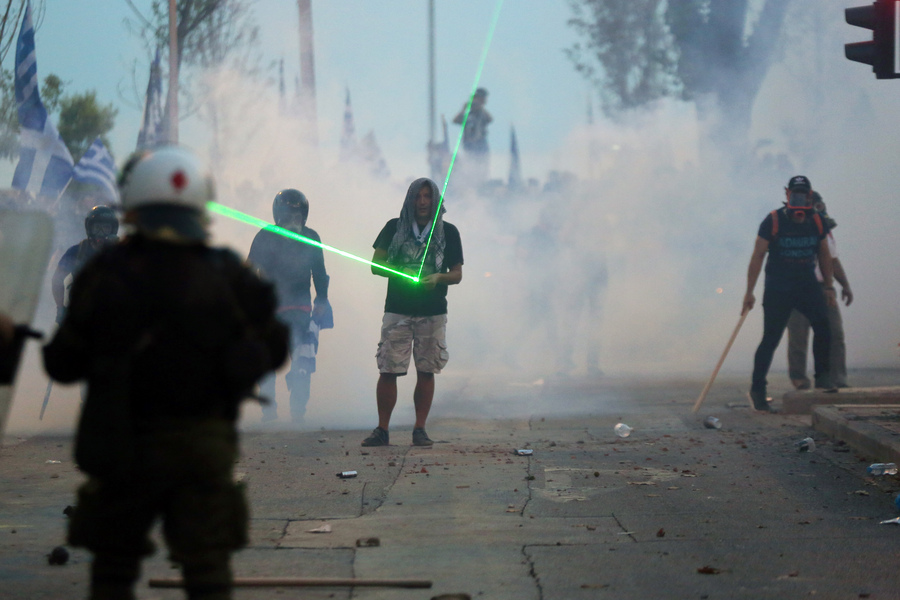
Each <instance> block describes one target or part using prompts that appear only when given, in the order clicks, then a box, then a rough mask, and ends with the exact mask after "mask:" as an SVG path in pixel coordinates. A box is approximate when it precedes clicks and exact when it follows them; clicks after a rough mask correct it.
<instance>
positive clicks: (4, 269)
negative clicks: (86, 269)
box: [0, 210, 53, 439]
mask: <svg viewBox="0 0 900 600" xmlns="http://www.w3.org/2000/svg"><path fill="white" fill-rule="evenodd" d="M52 243H53V221H52V219H51V218H50V216H49V215H47V214H46V213H43V212H37V211H33V212H32V211H29V212H18V211H10V210H0V312H2V313H3V314H5V315H7V316H8V317H9V318H10V319H12V321H13V322H14V323H16V324H17V325H28V324H30V323H31V320H32V319H33V318H34V313H35V310H36V309H37V304H38V297H39V295H40V291H41V284H42V283H43V281H44V275H45V273H46V271H47V263H48V261H49V260H50V251H51V248H52ZM19 329H20V331H21V330H22V329H23V328H19ZM17 337H19V336H17ZM23 344H24V340H23V339H22V338H21V337H19V339H17V340H16V345H18V346H20V347H19V348H14V349H13V353H12V354H13V356H12V359H10V358H9V357H7V361H8V360H15V361H18V353H19V352H20V351H21V350H22V348H21V345H23ZM16 350H18V352H17V351H16ZM10 379H11V381H10V382H9V383H8V384H5V383H4V384H0V439H2V437H3V431H4V430H5V429H6V420H7V418H8V417H9V409H10V404H11V403H12V395H13V389H14V386H15V373H14V372H13V373H12V377H11V378H10Z"/></svg>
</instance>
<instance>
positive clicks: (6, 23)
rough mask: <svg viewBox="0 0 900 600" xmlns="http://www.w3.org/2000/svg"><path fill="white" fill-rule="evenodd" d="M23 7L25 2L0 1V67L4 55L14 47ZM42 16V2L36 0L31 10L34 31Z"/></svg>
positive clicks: (3, 60) (23, 11) (41, 0)
mask: <svg viewBox="0 0 900 600" xmlns="http://www.w3.org/2000/svg"><path fill="white" fill-rule="evenodd" d="M25 5H26V0H5V1H4V0H0V65H3V64H5V60H6V55H7V54H9V51H10V50H11V49H12V48H13V47H14V46H15V43H16V39H17V37H18V35H19V24H20V23H21V22H22V17H23V15H24V14H25ZM43 15H44V2H43V0H37V1H36V2H35V3H33V4H32V8H31V18H32V21H33V23H34V28H35V31H37V29H38V28H39V26H40V22H41V20H42V19H43Z"/></svg>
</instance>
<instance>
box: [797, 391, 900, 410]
mask: <svg viewBox="0 0 900 600" xmlns="http://www.w3.org/2000/svg"><path fill="white" fill-rule="evenodd" d="M782 402H783V404H782V412H784V414H786V415H808V414H809V413H811V412H812V411H813V408H815V407H816V406H821V405H831V404H841V405H845V404H856V405H873V404H900V386H887V387H868V388H852V389H848V388H844V389H842V390H839V391H838V392H837V393H835V392H831V393H829V392H821V391H813V390H811V391H804V392H787V393H786V394H785V395H784V396H782Z"/></svg>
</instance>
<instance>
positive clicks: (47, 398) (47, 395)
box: [38, 379, 53, 421]
mask: <svg viewBox="0 0 900 600" xmlns="http://www.w3.org/2000/svg"><path fill="white" fill-rule="evenodd" d="M51 391H53V380H52V379H51V380H50V381H48V382H47V392H46V393H45V394H44V403H43V404H42V405H41V416H39V417H38V421H43V420H44V411H45V410H47V403H48V402H50V392H51Z"/></svg>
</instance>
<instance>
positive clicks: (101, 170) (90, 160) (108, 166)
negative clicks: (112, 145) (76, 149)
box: [72, 136, 119, 203]
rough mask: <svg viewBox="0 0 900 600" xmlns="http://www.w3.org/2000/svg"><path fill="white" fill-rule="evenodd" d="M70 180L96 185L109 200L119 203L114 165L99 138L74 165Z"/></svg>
mask: <svg viewBox="0 0 900 600" xmlns="http://www.w3.org/2000/svg"><path fill="white" fill-rule="evenodd" d="M72 179H74V180H75V181H80V182H82V183H91V184H94V185H98V186H100V187H102V188H103V189H104V190H106V192H107V196H108V197H109V199H110V200H112V201H113V202H116V203H117V202H118V201H119V191H118V188H117V187H116V164H115V162H113V157H112V155H111V154H110V153H109V150H107V149H106V146H104V145H103V142H102V141H100V137H99V136H98V137H97V139H96V140H94V143H93V144H91V147H90V148H88V150H87V152H85V153H84V156H82V157H81V160H79V161H78V164H76V165H75V170H74V172H73V174H72Z"/></svg>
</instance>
